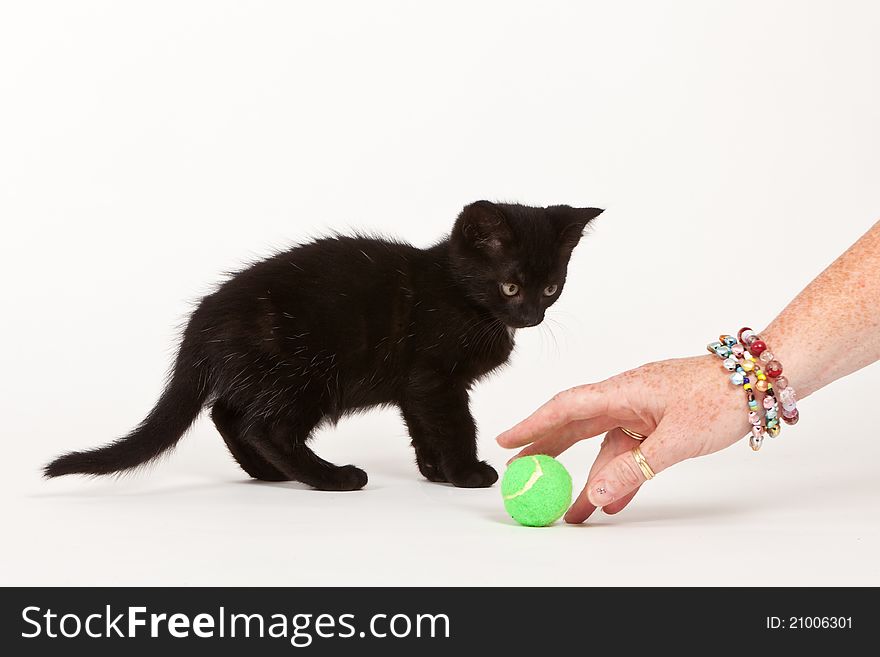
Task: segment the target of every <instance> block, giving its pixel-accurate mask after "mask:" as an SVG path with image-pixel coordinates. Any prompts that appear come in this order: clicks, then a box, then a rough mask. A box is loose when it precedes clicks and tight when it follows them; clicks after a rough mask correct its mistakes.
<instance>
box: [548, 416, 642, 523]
mask: <svg viewBox="0 0 880 657" xmlns="http://www.w3.org/2000/svg"><path fill="white" fill-rule="evenodd" d="M637 442H638V441H636V440H633V439H632V438H630V437H629V436H627V435H626V434H625V433H623V432H622V431H621V430H620V429H619V428H616V429H613V430H611V431H609V432H608V434H607V435H606V436H605V440H603V441H602V447H601V448H600V449H599V454H598V455H596V460H595V461H594V462H593V467H591V468H590V474H589V476H588V477H587V481H588V482H589V481H590V480H592V479H593V477H594V476H595V474H596V473H597V472H599V471H600V470H601V469H602V468H604V467H605V465H606V464H608V463H609V462H610V461H611V460H612V459H613V458H615V457H616V456H617V455H618V454H622V453H624V452H626V451H629V450H630V449H632V447H633V445H634V444H637ZM589 491H590V487H589V486H584V489H583V490H582V491H581V493H580V495H578V497H577V499H576V500H575V501H574V504H572V505H571V508H570V509H569V510H568V511H567V512H566V514H565V522H567V523H569V524H571V525H579V524H580V523H582V522H584V521H585V520H587V518H589V517H590V516H591V515H593V512H594V511H595V510H596V506H595V505H594V504H593V503H592V502H590V498H589Z"/></svg>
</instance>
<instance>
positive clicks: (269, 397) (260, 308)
mask: <svg viewBox="0 0 880 657" xmlns="http://www.w3.org/2000/svg"><path fill="white" fill-rule="evenodd" d="M601 212H602V210H598V209H596V208H571V207H569V206H567V205H557V206H552V207H548V208H532V207H526V206H522V205H501V204H494V203H490V202H488V201H479V202H477V203H474V204H472V205H469V206H467V207H465V208H464V210H463V211H462V213H461V214H460V215H459V217H458V219H457V221H456V222H455V226H454V228H453V229H452V234H451V235H450V236H449V237H448V238H447V239H444V240H443V241H442V242H440V243H439V244H437V245H435V246H433V247H431V248H429V249H417V248H415V247H413V246H410V245H409V244H403V243H400V242H392V241H387V240H380V239H373V238H367V237H338V238H332V239H321V240H317V241H315V242H313V243H311V244H306V245H304V246H299V247H296V248H294V249H291V250H290V251H286V252H284V253H280V254H278V255H276V256H274V257H272V258H269V259H268V260H264V261H262V262H259V263H257V264H255V265H253V266H251V267H249V268H248V269H245V270H244V271H242V272H240V273H238V274H236V275H235V276H233V277H232V278H231V279H230V280H228V281H226V282H225V283H224V284H223V285H221V286H220V288H219V289H218V290H217V291H216V292H214V293H213V294H211V295H209V296H207V297H205V298H204V299H203V300H202V301H201V303H200V304H199V306H198V308H197V309H196V310H195V312H193V314H192V317H191V318H190V321H189V324H188V325H187V327H186V330H185V331H184V334H183V340H182V343H181V345H180V350H179V352H178V354H177V359H176V361H175V366H174V373H173V375H172V377H171V379H170V382H169V383H168V386H167V388H166V389H165V392H164V393H163V394H162V396H161V397H160V399H159V401H158V402H157V404H156V406H155V408H153V410H152V411H150V414H149V415H147V417H146V419H145V420H144V421H143V422H141V424H140V425H138V426H137V427H136V428H135V429H134V430H133V431H132V432H131V433H130V434H128V435H127V436H126V437H124V438H121V439H119V440H117V441H115V442H113V443H111V444H109V445H107V446H106V447H102V448H99V449H94V450H90V451H85V452H72V453H69V454H65V455H63V456H61V457H59V458H58V459H56V460H55V461H53V462H52V463H50V464H49V465H47V466H46V468H45V474H46V476H49V477H57V476H59V475H66V474H72V473H84V474H91V475H101V474H110V473H114V472H121V471H123V470H127V469H129V468H134V467H136V466H139V465H141V464H143V463H146V462H148V461H150V460H152V459H154V458H156V457H157V456H159V455H160V454H161V453H162V452H164V451H165V450H167V449H169V448H171V447H172V446H174V445H175V444H176V443H177V441H178V440H179V439H180V437H181V435H182V434H183V433H184V432H185V431H186V430H187V428H188V427H189V426H190V425H191V424H192V422H193V421H194V420H195V419H196V417H197V416H198V414H199V412H200V411H201V410H202V408H203V407H204V406H206V405H209V406H211V407H212V408H211V417H212V419H213V420H214V424H215V425H216V426H217V429H218V430H219V432H220V434H221V435H222V436H223V439H224V440H225V441H226V445H227V447H229V451H230V452H232V455H233V456H234V457H235V460H236V461H238V463H239V465H241V467H242V468H243V469H244V470H245V471H246V472H247V473H248V474H249V475H250V476H251V477H254V478H255V479H263V480H266V481H286V480H296V481H301V482H303V483H305V484H308V485H310V486H313V487H314V488H318V489H323V490H354V489H358V488H361V487H363V486H364V485H365V484H366V483H367V474H366V473H365V472H364V471H363V470H361V469H360V468H357V467H355V466H353V465H346V466H342V467H340V466H337V465H333V464H332V463H328V462H327V461H324V460H323V459H321V458H320V457H319V456H317V455H315V453H314V452H313V451H312V450H311V449H309V447H308V446H307V444H306V443H307V441H308V439H309V436H310V435H311V434H312V432H313V431H314V430H315V427H317V426H318V425H319V424H320V423H322V422H324V421H330V422H334V423H335V422H336V421H337V420H338V419H339V418H340V417H341V416H342V415H344V414H345V413H348V412H351V411H354V410H356V409H362V408H365V407H368V406H375V405H386V404H394V405H396V406H398V407H399V408H400V410H401V413H402V415H403V419H404V420H405V421H406V424H407V427H408V428H409V433H410V436H411V437H412V445H413V447H414V448H415V452H416V462H417V463H418V467H419V470H420V471H421V473H422V474H423V475H424V476H425V477H426V478H427V479H429V480H430V481H441V482H449V483H451V484H453V485H455V486H466V487H480V486H491V485H492V484H493V483H494V482H495V481H496V480H497V479H498V475H497V473H496V472H495V470H494V469H493V468H492V467H491V466H489V465H488V464H486V463H485V462H483V461H479V460H477V449H476V427H475V425H474V419H473V417H471V414H470V411H469V410H468V390H469V389H470V387H471V385H472V384H473V383H474V381H476V380H477V379H479V378H480V377H482V376H483V375H485V374H487V373H488V372H490V371H492V370H493V369H495V368H497V367H498V366H499V365H501V364H502V363H504V362H505V361H506V360H507V359H508V357H509V356H510V352H511V350H512V349H513V333H514V331H513V329H517V328H522V327H526V326H535V325H536V324H539V323H540V322H541V321H542V320H543V319H544V311H545V310H546V309H547V307H548V306H550V305H552V304H553V303H554V302H555V301H556V299H558V298H559V295H560V294H561V293H562V288H563V287H564V286H565V276H566V271H567V268H568V261H569V258H570V256H571V252H572V249H574V247H575V246H576V245H577V243H578V241H579V240H580V238H581V234H582V232H583V229H584V226H585V225H586V224H587V222H589V221H590V220H591V219H593V218H594V217H596V216H597V215H599V213H601Z"/></svg>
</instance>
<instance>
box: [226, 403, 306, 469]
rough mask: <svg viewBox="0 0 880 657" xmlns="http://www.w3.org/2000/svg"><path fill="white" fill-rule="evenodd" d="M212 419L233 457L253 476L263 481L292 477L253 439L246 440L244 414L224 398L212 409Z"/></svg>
mask: <svg viewBox="0 0 880 657" xmlns="http://www.w3.org/2000/svg"><path fill="white" fill-rule="evenodd" d="M211 419H212V420H213V421H214V426H216V427H217V431H219V432H220V435H221V436H223V440H224V441H225V442H226V447H228V448H229V452H230V453H231V454H232V458H234V459H235V460H236V462H237V463H238V464H239V465H240V466H241V468H242V470H244V471H245V472H247V473H248V474H249V475H250V476H251V477H253V478H254V479H260V480H262V481H287V480H289V479H290V477H288V476H287V475H286V474H284V473H283V472H281V471H280V470H279V469H278V468H276V467H275V466H273V465H272V464H271V463H269V461H268V460H266V458H264V457H263V456H262V455H261V454H260V453H259V452H258V451H257V449H256V448H255V447H254V445H253V441H251V442H248V441H247V440H246V438H245V436H244V433H243V429H244V428H243V426H242V415H241V413H239V412H238V411H237V410H235V408H233V407H232V406H230V405H229V404H227V403H226V402H224V401H222V400H220V401H217V402H215V403H214V406H213V408H212V409H211Z"/></svg>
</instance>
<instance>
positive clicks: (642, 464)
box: [632, 447, 654, 480]
mask: <svg viewBox="0 0 880 657" xmlns="http://www.w3.org/2000/svg"><path fill="white" fill-rule="evenodd" d="M632 455H633V458H634V459H635V460H636V465H637V466H639V470H641V471H642V474H643V475H645V480H649V479H653V478H654V471H653V470H652V469H651V466H650V465H648V462H647V461H646V460H645V455H644V454H642V450H640V449H639V448H638V447H633V448H632Z"/></svg>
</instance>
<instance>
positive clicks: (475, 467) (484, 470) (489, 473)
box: [444, 461, 498, 488]
mask: <svg viewBox="0 0 880 657" xmlns="http://www.w3.org/2000/svg"><path fill="white" fill-rule="evenodd" d="M444 471H445V472H446V478H447V479H448V480H449V483H450V484H452V485H453V486H457V487H458V488H488V487H489V486H491V485H492V484H494V483H495V482H496V481H498V473H497V472H495V468H493V467H492V466H491V465H489V464H488V463H486V462H485V461H477V462H476V463H468V464H466V465H457V466H451V467H450V466H447V467H445V468H444Z"/></svg>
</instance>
